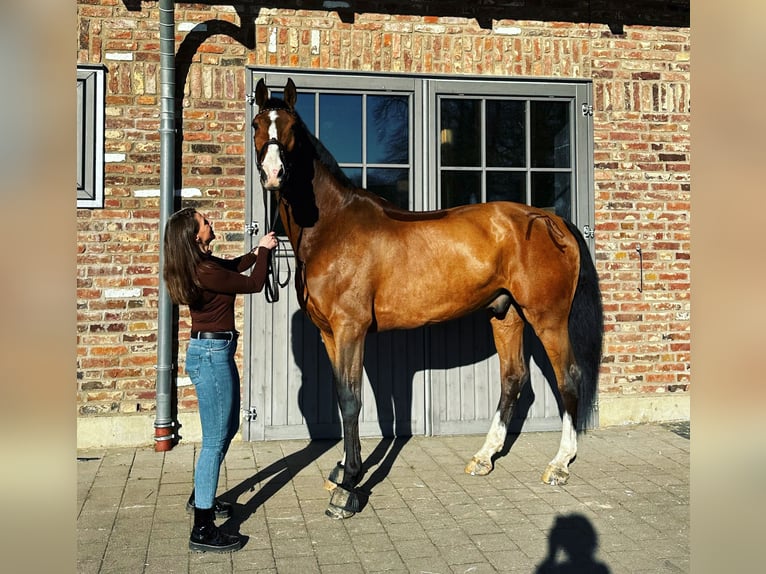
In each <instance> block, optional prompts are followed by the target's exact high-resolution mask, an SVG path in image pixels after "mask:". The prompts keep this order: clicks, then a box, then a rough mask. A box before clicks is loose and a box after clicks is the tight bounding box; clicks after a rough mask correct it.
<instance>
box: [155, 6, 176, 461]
mask: <svg viewBox="0 0 766 574" xmlns="http://www.w3.org/2000/svg"><path fill="white" fill-rule="evenodd" d="M174 1H175V0H160V5H159V8H160V102H161V111H160V244H159V253H160V272H159V301H158V304H157V312H158V320H157V387H156V395H157V405H156V411H155V415H156V416H155V420H154V450H155V452H162V451H167V450H170V449H172V448H173V440H174V439H175V438H176V436H175V432H174V431H175V421H173V419H172V416H171V403H170V392H171V389H172V384H171V374H172V369H173V364H172V360H173V356H172V348H171V345H172V343H173V339H172V320H173V302H172V301H171V299H170V294H169V293H168V290H167V287H166V285H165V280H164V279H163V277H162V268H163V265H164V258H165V257H164V253H163V248H162V246H163V245H164V242H165V223H166V222H167V220H168V219H169V217H170V215H171V214H172V213H173V201H174V196H175V181H174V174H175V165H174V161H175V132H176V130H175V84H176V69H175V53H176V44H175V4H174Z"/></svg>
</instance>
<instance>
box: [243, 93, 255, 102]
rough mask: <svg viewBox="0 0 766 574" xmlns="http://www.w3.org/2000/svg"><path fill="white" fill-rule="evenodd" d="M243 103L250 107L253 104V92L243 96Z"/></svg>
mask: <svg viewBox="0 0 766 574" xmlns="http://www.w3.org/2000/svg"><path fill="white" fill-rule="evenodd" d="M245 101H246V102H247V103H248V104H250V105H251V106H252V105H254V104H255V90H253V91H252V92H250V93H249V94H247V95H245Z"/></svg>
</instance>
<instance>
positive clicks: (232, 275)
mask: <svg viewBox="0 0 766 574" xmlns="http://www.w3.org/2000/svg"><path fill="white" fill-rule="evenodd" d="M256 251H257V252H259V253H260V256H259V257H256V254H255V253H252V252H251V253H246V254H245V255H242V256H240V257H237V258H235V259H221V258H220V257H215V256H213V255H208V256H207V257H206V258H205V259H204V260H203V261H201V262H200V264H199V265H197V277H198V278H199V281H200V283H201V284H202V287H203V288H204V291H203V293H202V297H201V303H199V304H196V305H194V306H189V311H190V312H191V319H192V332H196V331H233V330H234V300H235V299H236V295H237V293H258V292H260V291H261V290H262V289H263V286H264V285H265V284H266V274H267V262H268V250H267V249H265V248H258V249H257V250H256ZM253 264H255V267H254V268H253V270H252V272H251V273H250V275H249V276H248V275H243V274H242V272H243V271H245V270H247V269H249V268H250V267H252V266H253Z"/></svg>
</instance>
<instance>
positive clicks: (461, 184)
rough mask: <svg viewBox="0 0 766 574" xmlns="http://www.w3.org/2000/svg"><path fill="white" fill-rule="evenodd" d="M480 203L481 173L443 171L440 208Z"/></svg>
mask: <svg viewBox="0 0 766 574" xmlns="http://www.w3.org/2000/svg"><path fill="white" fill-rule="evenodd" d="M480 202H481V172H479V171H443V172H442V174H441V207H442V209H444V208H447V207H455V206H456V205H466V204H468V203H480Z"/></svg>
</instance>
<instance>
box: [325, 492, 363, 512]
mask: <svg viewBox="0 0 766 574" xmlns="http://www.w3.org/2000/svg"><path fill="white" fill-rule="evenodd" d="M360 506H361V504H360V501H359V496H358V495H357V494H356V493H355V492H353V491H351V490H346V489H345V488H343V487H342V486H340V485H336V488H335V489H334V490H333V491H332V495H331V496H330V504H329V505H328V506H327V510H325V512H324V513H325V514H326V515H327V516H329V517H330V518H333V519H335V520H339V519H344V518H351V517H352V516H354V514H356V513H357V512H359V510H360Z"/></svg>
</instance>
